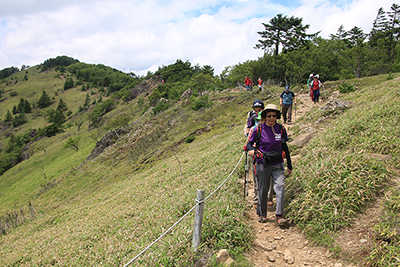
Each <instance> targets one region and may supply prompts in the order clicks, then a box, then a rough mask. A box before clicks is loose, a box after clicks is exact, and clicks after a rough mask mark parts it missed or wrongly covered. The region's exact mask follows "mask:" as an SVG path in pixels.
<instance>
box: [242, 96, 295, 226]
mask: <svg viewBox="0 0 400 267" xmlns="http://www.w3.org/2000/svg"><path fill="white" fill-rule="evenodd" d="M280 117H281V112H280V111H279V109H278V107H277V106H276V105H274V104H268V105H267V106H266V107H265V109H264V110H263V111H262V112H261V118H263V119H266V122H265V123H263V124H260V126H258V127H257V129H254V131H253V132H252V134H251V136H250V138H249V142H248V143H247V149H248V151H249V155H250V156H253V155H255V156H256V170H257V178H258V203H257V215H258V216H259V217H260V218H259V222H262V223H265V222H266V221H267V201H268V196H267V195H268V189H269V183H270V182H271V178H272V181H273V185H274V191H275V195H276V212H275V215H276V220H277V222H278V224H279V225H284V224H286V223H287V219H285V217H284V215H283V208H284V207H283V205H284V203H283V202H284V194H285V188H284V185H285V166H284V161H283V157H282V151H284V152H285V154H286V159H287V164H288V174H289V175H290V174H291V173H292V163H291V160H290V153H289V149H288V147H287V144H286V142H287V141H288V136H287V132H286V129H285V127H283V126H282V125H280V124H278V123H276V120H277V119H280ZM254 144H256V147H254V146H253V145H254Z"/></svg>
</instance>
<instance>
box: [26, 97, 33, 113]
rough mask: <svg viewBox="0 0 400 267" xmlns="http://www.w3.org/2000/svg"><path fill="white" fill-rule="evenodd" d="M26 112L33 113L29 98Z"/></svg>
mask: <svg viewBox="0 0 400 267" xmlns="http://www.w3.org/2000/svg"><path fill="white" fill-rule="evenodd" d="M25 113H32V107H31V104H30V103H29V102H28V100H26V101H25Z"/></svg>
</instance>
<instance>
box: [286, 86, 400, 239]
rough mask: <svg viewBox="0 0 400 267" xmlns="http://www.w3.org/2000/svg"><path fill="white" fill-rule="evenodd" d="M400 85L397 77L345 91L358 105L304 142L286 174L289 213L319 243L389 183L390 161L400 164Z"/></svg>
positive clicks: (348, 223)
mask: <svg viewBox="0 0 400 267" xmlns="http://www.w3.org/2000/svg"><path fill="white" fill-rule="evenodd" d="M399 86H400V84H399V79H394V80H392V81H389V82H385V83H382V84H380V85H379V86H372V87H367V88H363V89H360V90H357V91H355V92H353V93H350V94H348V95H346V96H345V97H346V98H347V99H350V100H352V101H354V102H355V105H354V107H352V108H351V109H349V110H347V111H345V112H344V113H343V114H342V115H340V116H339V117H338V118H337V119H336V120H335V121H333V122H332V123H331V124H330V127H329V128H327V129H326V130H325V131H324V132H322V133H320V134H319V135H318V136H317V137H316V138H314V139H313V140H312V141H311V142H310V143H309V144H308V145H307V146H306V147H305V151H303V155H304V156H303V157H302V158H301V160H300V162H299V163H298V167H297V168H296V167H295V171H294V173H293V175H292V176H291V177H290V178H289V179H287V195H286V196H287V203H288V211H289V212H288V216H289V217H290V218H291V219H292V220H293V222H295V223H296V224H297V225H299V226H300V227H302V228H303V229H304V231H305V233H307V234H308V235H309V236H310V237H311V238H313V239H314V241H316V242H317V243H320V244H324V245H330V246H332V245H333V240H334V233H335V232H336V231H337V230H340V229H341V228H342V227H343V226H348V225H351V222H352V221H353V220H354V219H355V216H356V215H357V213H359V212H361V211H363V208H364V207H365V206H366V205H367V203H368V202H369V201H371V200H374V199H375V198H376V197H377V196H380V194H381V192H382V190H384V189H386V188H387V187H388V186H389V175H390V173H391V171H390V170H389V169H388V166H387V165H386V164H390V165H392V166H396V168H399V159H400V139H399V136H400V126H399V118H400V98H399V93H397V92H396V91H397V90H393V88H399ZM373 154H384V155H390V156H392V159H391V160H390V162H387V163H385V162H382V161H378V160H377V159H376V158H375V157H373Z"/></svg>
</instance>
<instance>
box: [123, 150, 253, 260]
mask: <svg viewBox="0 0 400 267" xmlns="http://www.w3.org/2000/svg"><path fill="white" fill-rule="evenodd" d="M244 155H245V152H244V153H243V154H242V156H241V157H240V159H239V161H238V163H237V164H236V166H235V168H234V169H233V171H232V172H231V173H230V174H229V175H228V177H227V178H226V179H225V180H224V181H223V182H222V183H221V185H220V186H218V187H217V189H215V190H214V192H212V193H211V194H210V195H209V196H208V197H206V198H205V199H204V200H202V201H198V200H197V199H196V202H197V203H196V205H194V206H193V207H192V208H191V209H190V210H189V211H188V212H186V214H185V215H183V216H182V217H181V218H180V219H179V220H178V221H177V222H175V223H174V224H173V225H172V226H171V227H170V228H169V229H168V230H167V231H165V232H164V233H163V234H162V235H160V237H158V238H157V239H156V240H154V241H153V242H152V243H151V244H150V245H148V246H147V247H146V248H145V249H144V250H142V252H140V253H139V254H137V255H136V257H134V258H133V259H132V260H130V261H129V262H128V263H127V264H125V265H124V267H126V266H128V265H130V264H131V263H132V262H134V261H135V260H136V259H137V258H139V257H140V256H141V255H142V254H143V253H145V252H146V251H147V250H148V249H149V248H151V247H152V246H153V245H154V244H155V243H157V242H158V241H159V240H160V239H161V238H163V237H164V236H165V235H166V234H168V233H169V232H170V231H171V230H172V229H173V228H174V227H175V226H176V225H177V224H178V223H180V222H181V221H182V220H183V219H184V218H185V217H186V216H187V215H189V213H191V212H192V211H193V210H194V209H195V208H196V207H197V206H198V205H199V204H201V203H204V202H205V201H206V200H207V199H208V198H210V197H211V196H212V195H213V194H214V193H215V192H217V191H218V190H219V189H220V188H221V187H222V186H223V185H224V184H225V183H226V181H227V180H228V179H229V178H230V177H231V176H232V174H233V172H234V171H235V170H236V168H237V167H238V166H239V163H240V162H241V161H242V159H243V156H244Z"/></svg>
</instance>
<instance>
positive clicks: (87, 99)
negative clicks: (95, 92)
mask: <svg viewBox="0 0 400 267" xmlns="http://www.w3.org/2000/svg"><path fill="white" fill-rule="evenodd" d="M89 105H90V96H89V94H86V98H85V103H83V107H84V108H88V107H89Z"/></svg>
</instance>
